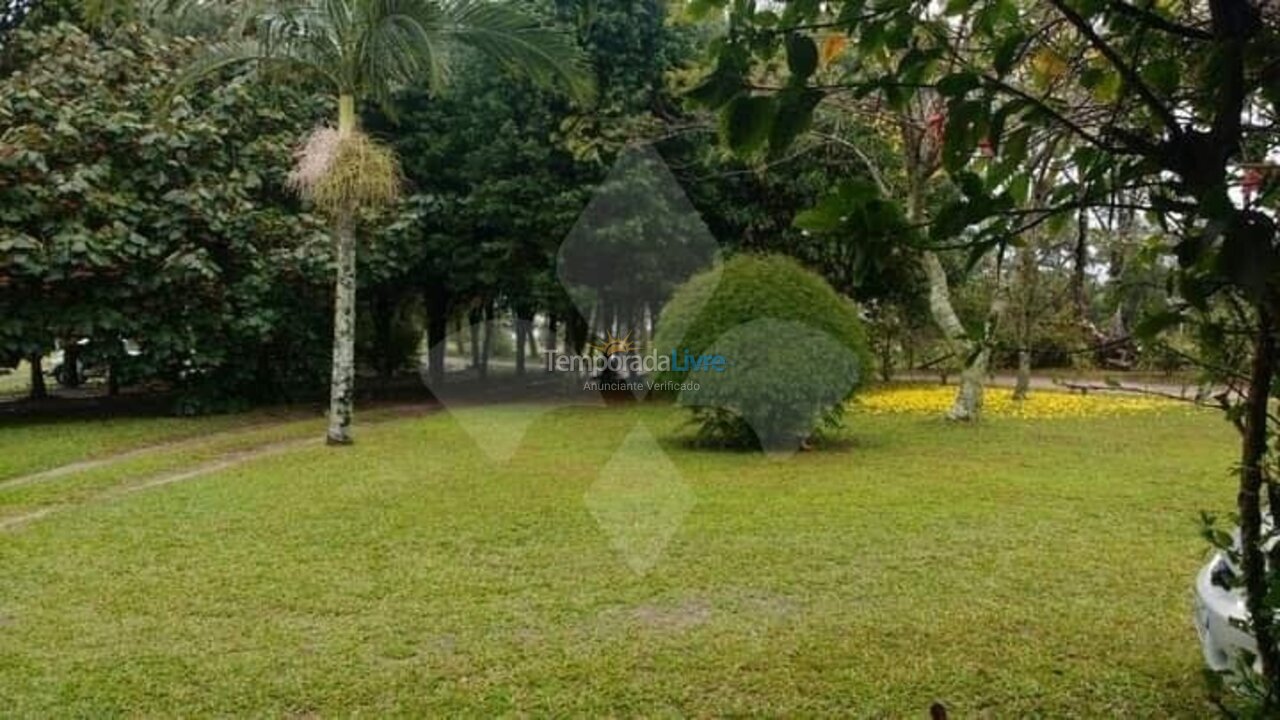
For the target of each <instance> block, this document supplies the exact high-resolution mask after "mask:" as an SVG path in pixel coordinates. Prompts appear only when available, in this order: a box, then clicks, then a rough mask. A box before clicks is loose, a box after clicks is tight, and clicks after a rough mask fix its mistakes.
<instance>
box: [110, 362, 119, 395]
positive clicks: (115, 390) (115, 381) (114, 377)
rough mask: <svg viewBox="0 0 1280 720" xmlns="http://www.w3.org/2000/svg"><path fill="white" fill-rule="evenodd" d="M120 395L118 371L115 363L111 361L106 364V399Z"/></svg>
mask: <svg viewBox="0 0 1280 720" xmlns="http://www.w3.org/2000/svg"><path fill="white" fill-rule="evenodd" d="M119 394H120V371H119V370H118V369H117V363H116V361H115V360H112V361H110V362H108V363H107V397H115V396H117V395H119Z"/></svg>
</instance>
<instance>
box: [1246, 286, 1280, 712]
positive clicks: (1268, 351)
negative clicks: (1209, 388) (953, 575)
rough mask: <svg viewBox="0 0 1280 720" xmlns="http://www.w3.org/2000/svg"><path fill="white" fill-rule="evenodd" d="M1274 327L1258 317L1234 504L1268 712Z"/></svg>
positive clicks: (1271, 685)
mask: <svg viewBox="0 0 1280 720" xmlns="http://www.w3.org/2000/svg"><path fill="white" fill-rule="evenodd" d="M1274 333H1275V328H1274V327H1273V322H1272V318H1271V313H1270V312H1269V311H1267V310H1265V309H1263V310H1262V311H1260V312H1259V318H1258V334H1257V337H1256V338H1255V339H1254V347H1253V366H1252V368H1251V371H1250V374H1249V393H1248V396H1247V398H1246V401H1245V402H1246V405H1245V418H1244V441H1243V443H1242V446H1241V457H1240V491H1239V494H1238V495H1237V497H1236V503H1237V506H1238V509H1239V511H1240V555H1241V558H1240V559H1241V568H1242V569H1243V570H1244V582H1245V589H1246V590H1247V594H1246V603H1245V604H1246V607H1247V608H1248V610H1249V616H1250V619H1251V623H1250V624H1251V627H1252V629H1253V635H1254V639H1255V640H1256V641H1257V645H1258V659H1259V660H1260V661H1261V663H1262V675H1263V678H1264V680H1265V681H1266V686H1267V691H1268V703H1267V705H1268V707H1271V703H1273V702H1274V701H1275V693H1276V692H1277V690H1278V689H1280V651H1278V650H1277V647H1276V637H1275V633H1274V628H1273V625H1272V623H1273V621H1274V614H1273V612H1272V608H1271V605H1270V604H1269V603H1268V601H1267V596H1268V594H1269V582H1268V578H1267V563H1266V555H1265V552H1264V550H1263V543H1264V542H1265V537H1264V534H1263V530H1262V507H1261V493H1262V486H1263V482H1264V480H1265V478H1266V469H1265V467H1264V463H1265V462H1266V455H1267V422H1268V417H1267V402H1268V399H1269V397H1270V391H1271V383H1272V381H1273V379H1274V377H1275V352H1276V341H1275V334H1274Z"/></svg>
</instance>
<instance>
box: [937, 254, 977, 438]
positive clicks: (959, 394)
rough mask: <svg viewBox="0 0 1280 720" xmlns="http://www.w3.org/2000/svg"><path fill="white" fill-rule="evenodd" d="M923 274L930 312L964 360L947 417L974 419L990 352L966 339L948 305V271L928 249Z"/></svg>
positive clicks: (951, 346) (966, 335)
mask: <svg viewBox="0 0 1280 720" xmlns="http://www.w3.org/2000/svg"><path fill="white" fill-rule="evenodd" d="M923 265H924V271H925V276H926V277H927V278H928V280H929V312H930V313H931V314H932V315H933V320H934V322H935V323H937V325H938V329H940V330H941V331H942V335H943V337H944V338H945V339H946V341H947V345H948V346H949V347H950V348H951V352H952V354H953V355H954V356H956V357H958V358H960V360H961V361H962V362H963V363H964V369H963V370H962V371H961V372H960V387H959V389H958V390H957V391H956V399H955V402H954V403H952V405H951V410H950V411H949V412H947V419H949V420H963V421H970V420H977V419H978V417H979V415H980V414H981V412H982V394H983V386H984V384H985V382H986V376H987V364H988V360H989V358H990V355H991V349H990V348H988V347H978V343H974V342H973V341H971V340H970V339H969V338H968V333H967V332H966V331H965V328H964V325H962V324H961V323H960V318H959V317H958V316H957V315H956V311H955V308H954V307H953V306H952V305H951V291H950V289H949V288H948V287H947V273H946V271H945V270H943V268H942V261H940V260H939V259H938V256H937V255H935V254H934V253H933V252H931V251H925V253H924V258H923Z"/></svg>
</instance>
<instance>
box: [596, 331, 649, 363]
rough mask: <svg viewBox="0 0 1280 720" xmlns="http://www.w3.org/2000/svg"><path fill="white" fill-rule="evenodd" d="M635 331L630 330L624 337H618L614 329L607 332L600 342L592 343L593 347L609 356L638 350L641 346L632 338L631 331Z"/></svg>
mask: <svg viewBox="0 0 1280 720" xmlns="http://www.w3.org/2000/svg"><path fill="white" fill-rule="evenodd" d="M633 332H635V331H634V330H632V331H629V332H628V333H627V334H626V335H624V336H622V337H617V336H616V335H614V334H613V332H612V331H609V332H606V333H605V334H604V337H603V338H600V341H599V342H594V343H591V348H592V349H593V350H598V351H599V352H600V354H601V355H604V356H605V357H607V358H608V357H613V356H614V355H623V354H626V353H634V352H637V351H638V350H639V349H640V346H639V344H637V343H636V342H635V341H634V340H632V339H631V333H633Z"/></svg>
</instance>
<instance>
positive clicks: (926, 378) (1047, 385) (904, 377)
mask: <svg viewBox="0 0 1280 720" xmlns="http://www.w3.org/2000/svg"><path fill="white" fill-rule="evenodd" d="M941 377H942V376H941V375H940V374H938V373H936V372H904V373H896V374H895V375H894V377H893V381H894V382H906V383H920V384H930V385H938V384H943V383H941ZM958 381H959V373H950V374H948V375H947V381H946V383H945V384H946V385H955V384H956V383H957V382H958ZM1118 382H1119V385H1115V386H1111V385H1108V384H1107V382H1106V381H1105V380H1103V379H1102V378H1096V377H1079V378H1077V377H1072V376H1070V375H1063V376H1062V377H1060V378H1057V377H1045V376H1043V375H1032V376H1031V389H1032V390H1058V391H1067V390H1070V389H1071V386H1087V387H1088V389H1089V392H1105V393H1117V394H1126V393H1128V394H1132V393H1147V394H1156V395H1168V396H1171V397H1177V398H1183V399H1186V400H1192V399H1194V398H1195V397H1196V393H1197V392H1198V391H1199V390H1200V386H1199V385H1196V384H1195V383H1186V384H1182V383H1177V382H1149V381H1146V380H1131V379H1128V378H1123V377H1119V378H1118ZM1016 383H1017V377H1016V376H1014V375H1011V374H1005V373H999V374H996V375H993V376H991V377H989V378H988V379H987V385H988V387H1001V388H1012V387H1013V386H1014V385H1015V384H1016Z"/></svg>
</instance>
